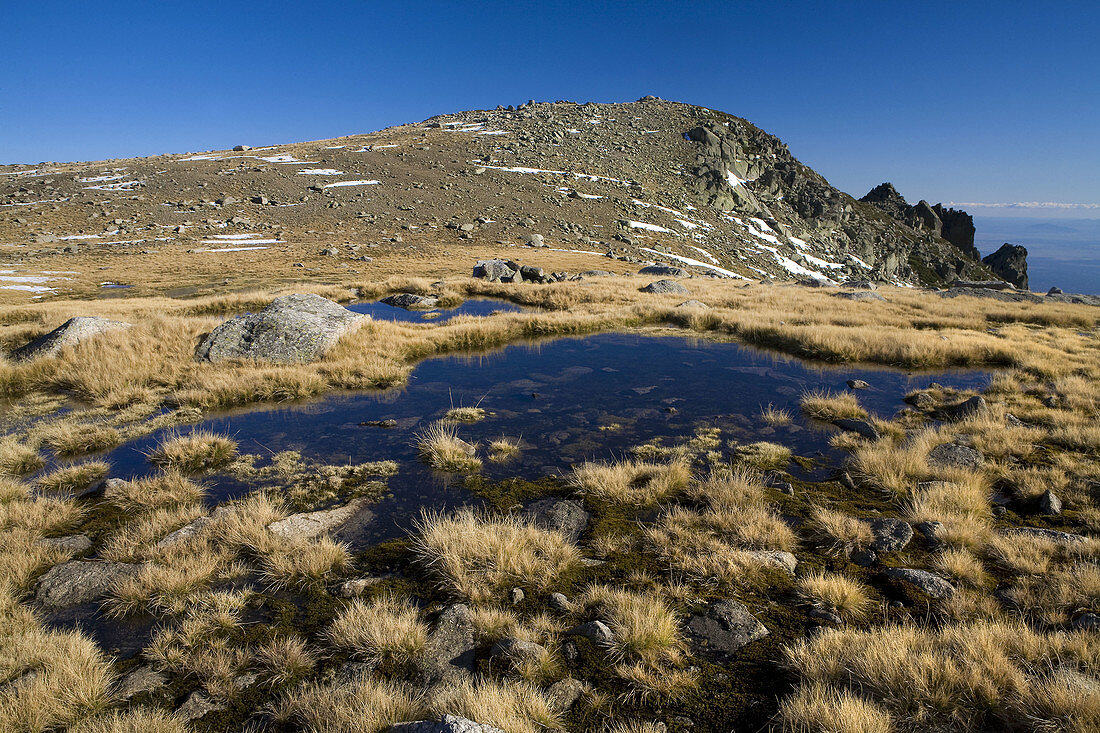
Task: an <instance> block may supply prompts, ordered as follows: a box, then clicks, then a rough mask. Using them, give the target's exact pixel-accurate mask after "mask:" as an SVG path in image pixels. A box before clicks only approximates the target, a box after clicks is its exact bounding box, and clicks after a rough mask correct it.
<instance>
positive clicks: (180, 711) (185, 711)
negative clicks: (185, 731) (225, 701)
mask: <svg viewBox="0 0 1100 733" xmlns="http://www.w3.org/2000/svg"><path fill="white" fill-rule="evenodd" d="M220 710H225V706H224V705H222V704H221V703H217V702H214V701H213V700H211V699H210V698H209V697H207V696H206V695H205V694H204V693H202V692H199V691H198V690H196V691H195V692H192V693H191V695H190V696H189V697H188V698H187V700H185V701H184V703H183V704H182V705H180V706H179V707H178V708H176V715H178V716H180V717H181V718H183V719H184V720H186V721H188V722H190V721H192V720H198V719H199V718H201V717H203V716H204V715H207V714H209V713H216V712H218V711H220Z"/></svg>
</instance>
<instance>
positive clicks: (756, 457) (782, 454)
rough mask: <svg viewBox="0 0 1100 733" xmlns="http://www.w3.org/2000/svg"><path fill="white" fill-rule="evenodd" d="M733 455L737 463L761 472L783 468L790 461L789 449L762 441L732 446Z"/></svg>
mask: <svg viewBox="0 0 1100 733" xmlns="http://www.w3.org/2000/svg"><path fill="white" fill-rule="evenodd" d="M734 453H735V454H736V456H737V460H738V461H740V462H741V463H744V464H745V465H747V466H751V467H752V468H756V469H759V470H761V471H766V470H768V469H779V468H784V467H785V466H786V465H787V464H788V463H790V460H791V449H790V448H788V447H787V446H785V445H779V444H778V443H769V442H768V441H764V440H762V441H758V442H756V443H749V444H748V445H737V446H734Z"/></svg>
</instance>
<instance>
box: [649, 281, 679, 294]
mask: <svg viewBox="0 0 1100 733" xmlns="http://www.w3.org/2000/svg"><path fill="white" fill-rule="evenodd" d="M642 292H643V293H655V294H658V295H691V291H690V290H688V289H687V288H685V287H684V286H683V285H681V284H680V283H678V282H676V281H675V280H657V281H656V282H651V283H650V284H649V285H646V286H645V287H644V288H642Z"/></svg>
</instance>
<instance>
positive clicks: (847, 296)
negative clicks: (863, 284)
mask: <svg viewBox="0 0 1100 733" xmlns="http://www.w3.org/2000/svg"><path fill="white" fill-rule="evenodd" d="M833 297H834V298H841V299H843V300H856V301H860V300H863V301H869V300H877V301H881V302H883V303H885V302H886V298H884V297H882V296H881V295H879V294H878V293H874V292H871V291H870V290H861V291H858V292H855V293H848V292H843V293H833Z"/></svg>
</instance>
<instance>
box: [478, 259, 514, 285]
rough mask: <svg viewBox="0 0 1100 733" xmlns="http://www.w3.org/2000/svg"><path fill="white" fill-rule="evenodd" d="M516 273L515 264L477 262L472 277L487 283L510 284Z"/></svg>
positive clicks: (506, 262)
mask: <svg viewBox="0 0 1100 733" xmlns="http://www.w3.org/2000/svg"><path fill="white" fill-rule="evenodd" d="M513 265H515V266H513ZM518 271H519V266H518V265H516V263H514V262H509V261H505V260H478V262H477V264H476V265H474V277H476V278H481V279H482V280H488V281H489V282H512V279H513V278H514V277H515V276H516V273H517V272H518Z"/></svg>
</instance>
